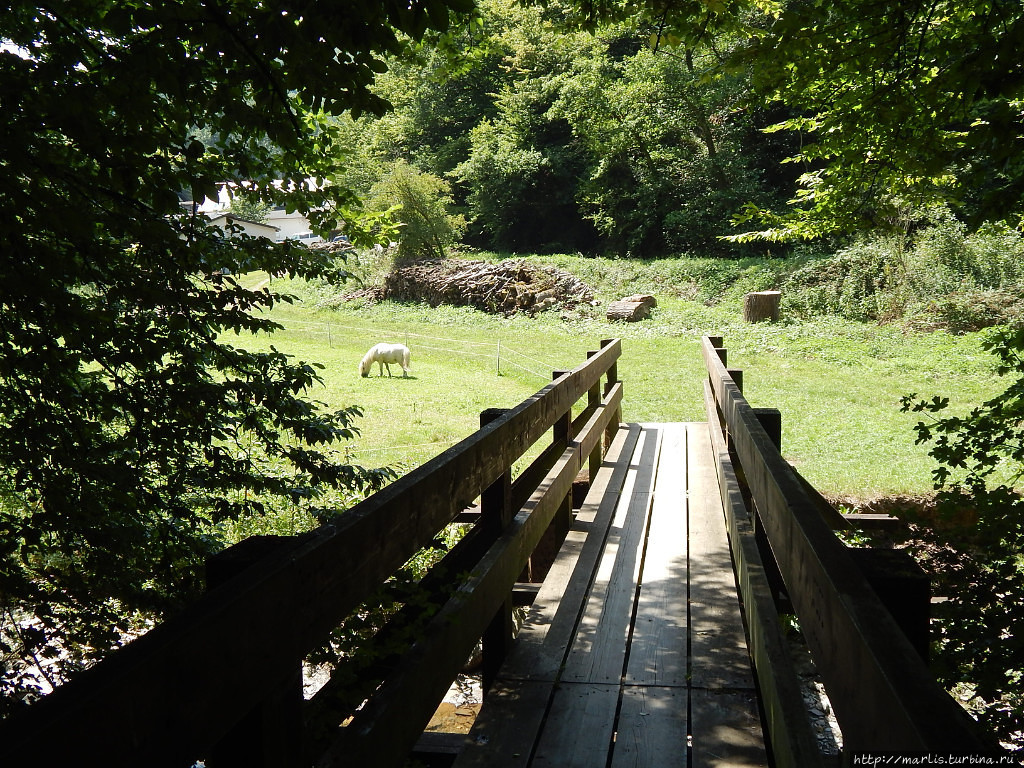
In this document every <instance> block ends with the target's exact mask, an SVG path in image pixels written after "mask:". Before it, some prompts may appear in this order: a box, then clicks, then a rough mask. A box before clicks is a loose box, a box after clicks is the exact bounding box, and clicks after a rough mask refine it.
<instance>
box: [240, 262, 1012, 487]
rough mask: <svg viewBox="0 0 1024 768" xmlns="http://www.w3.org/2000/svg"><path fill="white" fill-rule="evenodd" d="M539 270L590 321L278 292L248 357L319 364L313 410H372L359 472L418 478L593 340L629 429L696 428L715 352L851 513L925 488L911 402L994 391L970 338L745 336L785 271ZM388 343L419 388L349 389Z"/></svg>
mask: <svg viewBox="0 0 1024 768" xmlns="http://www.w3.org/2000/svg"><path fill="white" fill-rule="evenodd" d="M538 260H540V261H542V262H543V263H547V264H554V265H556V266H559V267H561V268H563V269H567V270H569V271H572V272H573V273H574V274H576V275H577V276H579V277H580V278H581V279H584V280H586V281H588V282H590V284H591V285H594V286H595V288H596V289H597V297H598V301H599V302H600V305H599V306H597V307H586V308H583V309H577V310H574V311H571V312H559V311H552V312H546V313H542V314H540V315H538V316H536V317H532V318H531V317H525V316H521V317H514V318H503V317H495V316H491V315H486V314H484V313H481V312H478V311H475V310H471V309H466V308H456V307H437V308H431V307H426V306H420V305H399V304H394V303H390V302H384V303H381V304H377V305H367V304H365V303H360V302H349V303H344V302H342V303H338V302H337V301H333V300H331V301H328V302H326V304H328V305H329V306H330V307H331V308H330V309H328V308H325V303H324V300H325V299H334V298H336V289H334V288H331V287H325V286H309V285H304V284H300V283H290V284H288V285H286V286H281V285H277V286H276V287H278V288H282V287H283V288H285V289H286V290H287V291H288V292H292V293H295V294H296V295H299V296H300V297H301V298H302V301H301V302H300V303H298V304H296V305H293V306H288V305H279V307H278V308H276V309H275V310H274V314H273V316H274V318H275V319H276V320H277V321H278V322H280V323H281V324H282V325H284V326H285V329H286V330H284V331H282V332H279V333H278V334H276V335H275V336H274V337H273V338H271V339H269V340H268V339H263V340H259V341H258V342H255V343H259V344H270V343H272V344H274V346H276V347H277V348H278V349H281V350H282V351H285V352H288V353H290V354H293V355H296V356H297V357H300V358H302V359H305V360H308V361H316V362H320V363H322V364H324V366H325V368H324V370H323V377H324V380H325V387H324V388H323V389H322V390H321V391H318V392H315V393H313V395H314V397H316V398H317V399H320V400H323V401H324V402H326V403H328V404H330V405H332V406H336V407H341V406H345V405H351V404H356V405H359V406H361V407H362V408H363V409H364V413H365V416H364V418H363V419H361V420H360V429H361V431H362V435H361V437H360V438H359V439H358V440H356V441H354V442H353V443H352V445H351V446H350V449H351V451H352V454H353V456H354V460H355V461H356V462H357V463H361V464H364V465H366V466H380V465H385V464H387V465H393V466H398V467H399V468H410V467H412V466H415V465H417V464H420V463H422V462H424V461H426V460H427V459H429V458H430V457H432V456H434V455H436V454H437V453H439V452H441V451H442V450H444V449H445V448H447V447H448V446H450V445H452V444H454V443H455V442H457V441H458V440H460V439H462V438H463V437H465V436H466V435H468V434H470V433H471V432H472V431H473V430H474V429H475V428H476V427H477V424H478V419H479V412H480V411H481V410H483V409H484V408H490V407H509V406H511V405H514V404H515V403H518V402H519V401H521V400H522V399H524V398H525V397H527V396H529V395H530V394H532V393H533V392H535V391H536V390H538V389H539V388H540V387H542V386H543V385H544V384H545V383H546V382H547V381H549V380H550V372H551V371H552V370H553V369H564V368H571V367H573V366H575V365H577V364H578V363H580V362H582V361H583V360H584V358H585V354H586V351H587V350H588V349H594V348H596V347H597V345H598V344H599V342H600V340H601V339H603V338H610V337H621V338H622V339H623V358H622V360H621V362H620V364H619V374H620V378H621V379H622V380H623V381H624V383H625V402H624V417H625V418H626V419H627V420H630V421H659V422H662V421H703V420H704V418H705V416H704V411H703V401H702V383H701V382H702V379H703V377H704V375H705V373H704V367H703V362H702V360H701V357H700V348H699V340H700V337H701V336H702V335H703V334H715V335H722V336H724V337H725V341H726V346H727V347H728V348H729V354H730V358H729V365H730V367H736V368H742V369H744V371H745V391H746V394H747V397H748V399H749V400H750V401H751V403H752V404H753V405H755V406H770V407H776V408H779V409H780V410H781V411H782V418H783V452H784V454H785V455H786V457H787V458H788V459H789V460H791V461H792V462H793V463H794V464H795V465H796V466H798V467H799V469H800V471H801V472H803V473H804V475H805V476H806V477H807V478H808V479H809V480H810V481H811V482H812V483H814V484H815V486H816V487H818V488H819V489H820V490H822V491H823V492H825V493H828V494H832V495H845V496H851V497H857V498H869V497H875V496H879V495H890V494H920V493H925V492H927V491H929V490H930V488H931V479H930V476H931V471H932V469H933V462H932V461H931V460H930V459H929V458H928V456H927V455H926V447H925V446H917V445H915V444H914V437H915V435H914V432H913V425H914V423H916V421H917V420H918V419H917V417H916V416H913V415H908V414H903V413H901V412H900V408H899V401H900V398H901V397H902V396H903V395H905V394H908V393H912V392H917V393H919V394H921V395H928V396H930V395H932V394H941V395H943V396H948V397H950V399H951V401H952V402H953V404H954V407H956V408H960V409H962V410H965V409H966V408H968V407H969V406H970V405H971V404H976V403H978V402H981V401H982V400H983V399H985V398H987V397H989V396H991V395H993V394H995V393H996V392H997V391H998V390H999V388H1000V382H999V381H998V380H996V379H995V377H994V376H993V374H992V373H991V361H990V359H989V358H988V356H987V355H986V354H985V353H984V352H983V351H982V350H981V348H980V336H979V334H976V333H975V334H965V335H961V336H953V335H950V334H948V333H944V332H935V333H929V334H921V333H905V332H903V331H902V330H901V329H900V328H898V327H896V326H886V325H875V324H865V323H857V322H851V321H846V320H840V319H836V318H822V319H817V320H813V321H803V322H786V321H785V320H784V321H783V322H780V323H775V324H758V325H749V324H744V323H742V322H741V320H740V300H741V297H742V294H743V293H744V292H746V291H747V290H753V289H762V288H769V287H772V281H773V280H774V279H776V273H777V270H778V264H779V263H778V262H769V261H760V262H759V261H757V260H749V261H747V262H730V263H725V264H722V263H720V262H711V260H690V261H689V262H682V261H681V260H671V261H664V262H628V261H618V260H612V259H589V258H583V257H573V256H561V257H552V258H547V257H545V258H543V259H541V258H539V257H538ZM705 261H706V262H707V263H704V262H705ZM702 274H703V275H704V277H703V278H702V277H701V275H702ZM248 279H252V280H257V279H259V276H251V277H250V278H248ZM634 292H652V293H654V294H655V295H656V296H658V300H659V307H658V308H657V309H656V310H655V312H654V315H653V316H652V317H651V318H650V319H649V320H646V321H644V322H642V323H633V324H628V323H615V324H611V323H608V322H607V321H606V320H605V319H604V315H603V313H604V306H603V305H604V304H606V303H607V301H609V300H612V299H614V298H618V297H619V296H621V295H622V294H624V293H634ZM384 340H390V341H401V342H405V343H407V344H408V345H409V346H410V348H411V349H412V351H413V363H412V367H413V376H412V378H410V379H402V378H401V377H400V376H399V377H396V378H391V379H389V378H387V377H386V376H385V377H383V378H380V377H377V376H376V372H374V375H373V376H371V377H369V378H367V379H361V378H359V376H358V374H357V373H356V366H357V364H358V362H359V360H360V358H361V357H362V355H363V353H364V352H365V351H366V350H367V349H368V348H369V347H370V346H371V345H372V344H374V343H376V342H378V341H384ZM499 346H500V355H499ZM499 359H500V368H499Z"/></svg>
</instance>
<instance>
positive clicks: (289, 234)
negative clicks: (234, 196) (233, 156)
mask: <svg viewBox="0 0 1024 768" xmlns="http://www.w3.org/2000/svg"><path fill="white" fill-rule="evenodd" d="M230 207H231V195H230V194H229V192H228V189H227V187H226V186H223V185H222V186H221V188H220V193H219V195H218V197H217V199H216V200H211V199H210V198H206V199H205V200H204V201H203V203H202V205H200V206H199V210H200V211H202V212H203V213H205V214H206V215H207V216H209V217H210V223H211V224H214V225H217V224H218V221H219V220H220V219H223V218H224V217H225V216H227V211H228V209H229V208H230ZM232 219H233V220H236V221H237V222H238V223H239V224H241V225H243V226H245V227H246V229H245V231H246V234H250V235H257V236H262V237H267V238H270V239H271V240H273V241H274V242H280V241H282V240H287V239H289V238H292V239H296V240H302V241H303V242H305V243H315V242H319V241H320V239H321V238H320V237H319V236H318V235H314V234H313V233H312V232H311V231H310V228H309V219H307V218H306V217H305V216H303V215H302V214H301V213H294V212H293V213H288V212H287V211H286V210H285V209H284V208H275V209H273V210H272V211H270V213H268V214H267V221H266V226H268V227H270V230H259V231H255V230H250V229H249V227H248V226H246V225H251V226H252V227H261V226H264V225H261V224H256V223H255V222H244V220H243V219H239V218H238V217H235V216H233V217H232ZM219 226H224V223H223V222H220V223H219Z"/></svg>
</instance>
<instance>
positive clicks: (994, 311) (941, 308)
mask: <svg viewBox="0 0 1024 768" xmlns="http://www.w3.org/2000/svg"><path fill="white" fill-rule="evenodd" d="M1022 285H1024V238H1022V236H1021V234H1020V233H1018V232H1016V231H1014V230H1012V229H1010V228H1009V227H1006V226H1005V225H992V224H989V225H985V226H983V227H981V228H980V229H978V230H977V231H976V232H974V233H968V231H967V228H966V227H965V226H964V225H963V224H962V223H961V222H959V221H958V220H956V219H955V218H954V217H953V216H952V215H951V214H950V213H949V212H948V211H945V210H939V211H938V212H934V213H932V214H931V219H930V223H929V224H928V225H927V226H926V227H925V228H924V229H922V230H921V231H920V232H919V233H917V235H916V237H914V238H913V240H908V238H907V237H906V236H904V235H895V236H893V235H890V236H884V237H882V236H876V237H873V238H869V239H863V240H861V241H858V242H856V243H854V244H853V245H851V246H849V247H848V248H845V249H844V250H842V251H839V252H838V253H837V254H835V255H834V256H831V257H828V258H825V259H818V260H814V261H812V262H810V263H808V264H807V265H805V266H804V267H802V268H800V269H798V270H796V271H795V272H793V273H792V274H791V275H790V276H789V278H788V279H787V280H786V281H785V283H784V285H783V295H784V301H785V303H786V311H787V312H788V313H789V314H791V315H794V316H797V317H809V316H813V315H819V314H832V315H839V316H841V317H845V318H848V319H850V320H858V321H883V322H885V321H895V320H907V321H908V322H911V323H913V324H915V325H918V326H925V327H931V328H939V327H942V328H947V329H949V330H950V331H953V332H964V331H969V330H977V329H979V328H984V327H988V326H992V325H1001V324H1004V323H1007V322H1012V321H1014V320H1016V319H1018V318H1020V317H1021V315H1022V312H1024V306H1022V302H1021V301H1020V300H1019V298H1018V294H1019V291H1020V287H1021V286H1022Z"/></svg>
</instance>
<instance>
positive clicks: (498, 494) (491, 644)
mask: <svg viewBox="0 0 1024 768" xmlns="http://www.w3.org/2000/svg"><path fill="white" fill-rule="evenodd" d="M506 410H507V409H505V408H488V409H487V410H485V411H482V412H481V413H480V426H481V427H485V426H487V425H488V424H490V423H491V422H492V421H494V420H495V419H497V418H499V417H501V415H502V414H504V413H505V412H506ZM512 516H513V509H512V468H511V467H506V468H505V471H504V472H502V474H501V476H500V477H499V478H498V479H497V480H495V481H494V482H493V483H491V485H489V486H488V487H487V488H485V489H484V492H483V493H482V494H481V495H480V524H481V525H483V526H485V527H486V530H488V531H489V532H490V533H489V534H488V535H489V536H493V538H494V539H495V540H496V539H497V538H498V537H499V536H501V533H502V531H504V530H505V528H506V527H507V526H508V524H509V523H511V522H512ZM512 607H513V605H512V593H511V592H510V593H509V594H508V596H507V597H506V599H505V600H504V601H503V602H502V604H501V605H500V606H499V608H498V610H497V612H496V613H495V614H494V618H492V619H491V622H490V624H488V625H487V629H485V630H484V636H483V638H482V642H483V661H482V664H481V675H482V677H483V684H482V687H483V691H484V694H486V693H487V692H488V691H489V690H490V688H491V685H492V684H493V683H494V680H495V678H496V677H497V675H498V669H499V668H500V667H501V663H502V661H504V660H505V656H506V655H507V654H508V652H509V650H510V649H511V647H512V639H513V633H514V631H515V627H514V625H513V622H512Z"/></svg>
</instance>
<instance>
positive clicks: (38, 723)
mask: <svg viewBox="0 0 1024 768" xmlns="http://www.w3.org/2000/svg"><path fill="white" fill-rule="evenodd" d="M620 350H621V345H620V343H619V341H617V340H612V341H606V342H603V343H602V346H601V349H600V351H598V352H594V353H591V356H590V357H589V359H588V360H587V361H586V362H585V363H584V364H582V365H580V366H579V367H578V368H575V369H574V370H572V371H569V372H566V373H564V374H560V375H558V374H556V375H557V378H556V380H555V381H554V382H553V383H551V384H550V385H548V386H546V387H545V388H544V389H542V390H541V391H539V392H538V393H537V394H536V395H534V396H533V397H531V398H529V399H528V400H526V401H525V402H523V403H521V404H520V405H518V406H516V407H515V408H512V409H510V410H508V411H504V412H500V413H495V412H488V413H486V414H484V415H482V417H481V421H482V422H484V425H483V426H482V427H481V429H480V430H479V431H478V432H476V433H474V434H473V435H471V436H470V437H468V438H466V439H465V440H463V441H462V442H460V443H459V444H458V445H456V446H454V447H452V448H450V449H449V450H447V451H445V452H444V453H442V454H441V455H439V456H437V457H436V458H434V459H433V460H431V461H430V462H428V463H427V464H425V465H423V466H421V467H419V468H417V469H415V470H414V471H412V472H410V473H409V474H408V475H406V476H404V477H402V478H401V479H400V480H398V481H396V482H395V483H393V484H392V485H390V486H388V487H387V488H385V489H384V490H382V491H381V492H379V493H377V494H375V495H374V496H372V497H371V498H369V499H367V500H366V501H364V502H362V503H360V504H359V505H357V506H356V507H354V508H352V509H351V510H349V511H348V512H346V513H344V514H343V515H341V516H340V517H339V519H338V521H337V523H335V524H333V525H329V526H326V527H324V528H321V529H319V530H317V531H314V532H312V533H310V534H308V535H305V536H301V537H297V538H290V537H289V538H265V539H257V540H251V541H248V542H243V543H242V545H239V546H238V547H237V548H232V549H231V550H228V551H227V553H225V556H224V557H221V558H218V559H217V560H216V561H215V562H214V563H212V564H211V569H210V581H211V583H218V582H222V583H220V584H219V586H215V587H214V588H213V589H211V591H209V592H208V594H207V595H205V596H204V597H203V598H202V599H201V600H199V601H198V602H197V603H196V604H195V605H193V606H192V607H191V608H190V609H188V610H187V611H186V612H185V613H184V614H183V615H181V616H178V617H176V618H174V619H172V620H170V621H168V622H166V623H164V624H162V625H160V626H158V627H157V628H155V629H154V630H152V631H151V632H149V633H148V634H146V635H145V636H143V637H141V638H139V639H138V640H136V641H134V642H132V643H130V644H129V645H127V646H126V647H125V648H123V649H121V650H120V651H118V652H117V653H115V654H113V655H112V656H111V657H110V658H108V659H106V660H105V661H103V662H102V663H100V664H98V665H97V666H96V667H94V668H93V669H90V670H88V671H87V672H85V673H83V674H82V675H81V676H80V677H79V678H78V679H76V680H75V681H74V682H72V683H70V684H68V685H65V686H63V687H62V688H60V689H58V690H57V691H56V692H54V693H53V694H51V695H49V696H47V697H46V698H44V699H43V700H42V701H41V702H39V703H38V704H36V705H34V706H32V707H31V708H29V709H28V710H27V711H26V712H24V713H21V714H20V715H19V716H17V717H13V718H11V719H9V720H7V721H5V722H4V723H3V724H2V725H0V765H3V766H16V765H17V766H21V765H54V766H72V765H83V766H84V765H138V766H142V765H144V766H147V768H152V767H153V766H175V767H176V768H187V767H188V766H191V765H192V764H193V762H194V761H196V760H206V762H207V765H208V766H209V768H219V767H220V766H236V765H237V766H246V767H247V768H254V767H258V766H276V767H281V768H283V767H287V766H299V765H307V766H308V765H311V764H315V765H319V766H332V765H353V766H370V765H372V766H375V768H379V767H381V766H397V765H401V763H402V761H403V760H404V759H405V757H406V756H407V754H408V753H409V752H410V750H411V749H412V748H413V746H414V744H415V743H416V741H417V738H418V737H419V736H420V734H421V733H422V731H423V729H424V726H425V725H426V724H427V722H428V721H429V719H430V717H431V716H432V714H433V712H434V710H435V709H436V707H437V705H438V703H439V702H440V701H441V700H442V699H443V697H444V695H445V693H446V691H447V690H448V688H449V686H450V685H451V683H452V681H453V680H454V679H455V677H456V675H457V673H458V672H459V671H460V668H461V667H462V665H463V664H464V663H465V662H466V659H467V658H468V657H469V656H470V654H471V653H472V651H473V648H474V646H475V645H476V643H477V642H478V641H479V640H480V638H481V637H483V638H484V664H485V670H484V674H485V682H486V679H487V677H488V675H489V674H492V673H493V670H494V669H496V668H497V665H498V664H499V663H500V660H501V656H502V653H503V652H504V650H505V649H506V648H507V647H508V644H509V643H510V642H511V639H512V633H511V618H510V610H511V600H512V593H513V588H514V586H515V584H516V581H517V578H518V577H519V575H520V574H521V573H522V572H523V570H524V567H526V566H527V563H528V561H529V559H530V557H531V554H532V553H533V552H534V549H535V548H536V546H537V544H538V542H540V541H541V538H542V536H543V535H544V534H545V532H546V531H547V530H548V529H550V528H552V527H554V528H555V529H556V530H558V529H562V530H566V529H567V528H568V525H569V522H570V519H571V507H570V504H569V501H568V498H569V494H570V492H571V489H572V483H573V480H574V479H575V478H576V477H577V475H578V473H579V472H580V469H581V467H582V466H585V464H586V462H588V461H589V462H590V466H591V467H592V468H593V469H595V470H596V467H597V466H598V465H599V464H600V461H601V457H602V452H603V449H604V444H605V442H606V441H605V436H606V434H610V433H613V432H614V430H615V429H617V427H618V423H619V421H620V420H621V405H620V404H621V400H622V385H621V383H619V382H618V380H617V373H616V370H617V366H616V361H617V360H618V358H619V355H620ZM602 380H604V381H603V385H602ZM574 407H575V408H576V410H577V411H579V414H578V415H577V416H576V417H575V418H574V417H573V412H574ZM549 431H550V432H551V433H552V435H553V437H552V439H551V444H550V446H547V447H545V448H544V449H543V450H542V451H541V452H540V456H539V457H538V458H536V459H535V460H534V461H533V462H532V463H531V464H530V466H529V467H528V468H527V469H525V470H524V471H523V472H522V473H521V474H520V476H519V477H518V478H517V479H516V480H515V481H513V480H512V470H511V468H512V466H513V464H514V463H515V462H516V461H517V460H519V459H520V457H522V456H523V455H524V454H526V453H527V451H528V450H529V449H530V448H531V447H532V446H534V445H535V444H539V443H541V441H542V440H543V439H544V436H545V434H547V433H548V432H549ZM477 499H479V500H480V503H479V505H476V504H475V501H476V500H477ZM467 509H471V510H472V513H469V514H467V512H466V510H467ZM456 519H460V520H467V519H475V520H476V522H475V523H474V524H473V525H472V528H471V529H470V531H469V533H467V535H466V536H465V537H464V538H463V539H462V540H461V541H460V542H459V544H457V545H456V546H455V547H454V548H453V549H452V550H451V551H450V552H449V553H448V554H447V555H446V556H445V557H444V558H443V559H442V560H441V561H440V563H438V564H437V565H436V566H435V567H434V568H432V569H431V570H430V571H429V572H428V574H427V576H426V577H424V578H423V579H422V580H420V581H419V583H418V584H417V585H416V599H414V600H408V601H407V602H406V605H405V607H404V608H402V609H401V610H400V611H398V613H397V614H396V615H395V616H394V618H393V620H392V621H391V622H390V623H389V624H388V625H387V626H385V627H384V628H383V629H381V630H380V632H379V633H378V635H377V637H376V638H375V639H374V640H373V641H371V642H372V643H373V647H374V648H375V649H379V651H380V653H379V654H378V657H377V658H375V659H374V660H373V663H371V664H369V665H364V666H362V667H359V668H355V669H351V668H347V667H345V666H344V665H343V666H342V667H340V668H339V670H338V672H337V674H336V677H335V678H332V681H331V682H330V683H328V684H327V685H326V686H325V687H324V688H323V689H322V690H321V691H320V692H319V693H317V694H316V695H315V696H314V697H313V698H312V699H310V700H309V701H304V700H303V695H302V673H301V664H302V661H303V659H305V658H306V656H307V655H308V654H309V653H311V652H312V651H313V650H314V649H316V648H318V647H319V646H321V645H322V644H323V643H324V642H325V641H326V640H327V638H328V637H329V635H330V633H331V632H332V630H334V629H335V628H336V627H338V626H339V624H341V623H342V622H343V621H345V620H346V618H347V617H350V616H351V615H353V612H356V611H358V609H359V606H360V605H362V604H363V603H364V602H365V601H367V600H368V599H369V598H371V597H372V596H374V595H375V594H377V593H378V592H379V591H380V590H381V589H382V585H384V584H385V583H386V582H387V581H388V580H389V578H390V577H392V575H393V574H395V572H396V571H397V570H398V569H400V568H401V567H402V566H403V564H405V563H406V562H407V561H408V560H409V558H410V557H412V556H413V555H414V554H415V553H416V552H418V551H420V550H421V549H423V548H424V547H427V546H429V545H430V544H431V542H433V541H434V539H435V537H437V535H438V533H439V532H440V531H441V530H443V529H444V528H445V526H447V525H448V524H450V523H451V522H452V521H453V520H456Z"/></svg>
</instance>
